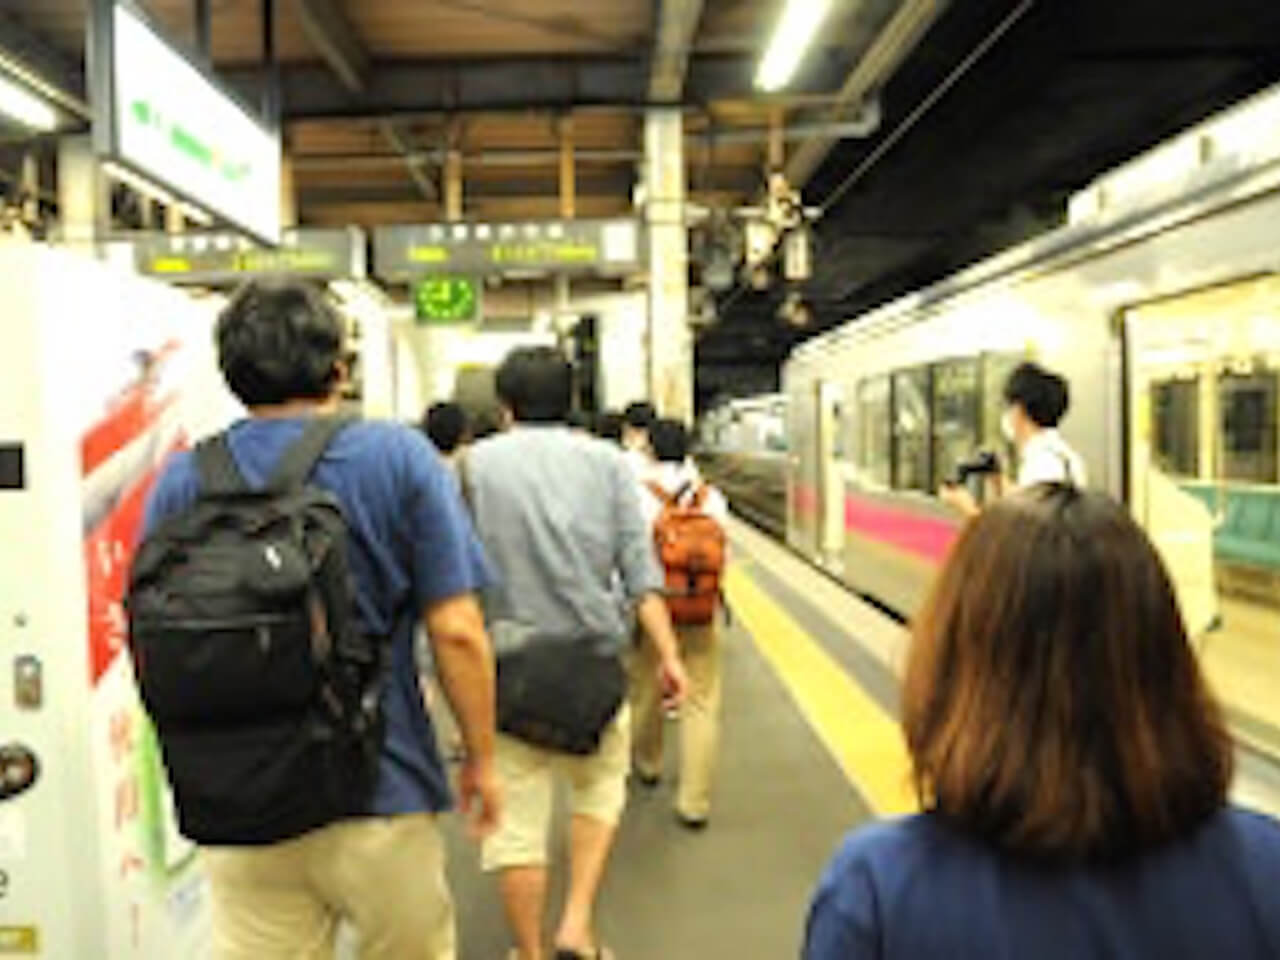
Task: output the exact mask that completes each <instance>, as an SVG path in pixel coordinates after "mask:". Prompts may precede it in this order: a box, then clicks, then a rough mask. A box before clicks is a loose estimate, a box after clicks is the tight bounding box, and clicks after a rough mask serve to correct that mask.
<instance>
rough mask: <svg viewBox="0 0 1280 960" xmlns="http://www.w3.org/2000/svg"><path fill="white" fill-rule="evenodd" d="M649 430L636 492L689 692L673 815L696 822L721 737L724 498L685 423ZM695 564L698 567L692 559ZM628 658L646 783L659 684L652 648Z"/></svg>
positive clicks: (651, 774)
mask: <svg viewBox="0 0 1280 960" xmlns="http://www.w3.org/2000/svg"><path fill="white" fill-rule="evenodd" d="M650 439H651V442H652V445H653V453H654V457H655V458H656V459H657V464H656V465H655V466H654V468H653V469H651V470H650V471H649V473H648V474H647V475H646V477H645V482H644V483H643V484H642V485H641V502H642V505H643V507H644V511H645V525H646V527H647V528H648V529H649V530H652V531H654V537H655V547H656V550H657V555H658V559H659V562H662V561H663V560H664V558H665V559H666V560H667V563H666V564H664V567H665V573H666V583H667V590H668V592H669V593H670V594H671V599H670V600H669V603H670V604H671V605H672V606H671V608H670V612H671V614H672V620H673V622H674V623H675V626H676V635H677V637H678V638H679V641H680V655H681V657H682V659H683V660H684V664H685V669H686V670H687V671H688V674H689V695H688V696H687V697H686V698H685V702H684V704H683V705H682V706H681V708H680V716H679V723H680V774H679V780H678V786H677V789H676V800H675V808H676V817H677V819H678V820H679V822H680V823H681V824H682V825H684V826H685V827H687V828H689V829H691V830H699V829H702V828H704V827H705V826H706V825H707V821H708V818H709V816H710V814H711V783H712V778H713V774H714V771H715V764H716V753H717V746H718V744H719V740H720V691H721V686H720V644H721V633H720V625H719V621H718V618H717V614H718V613H719V606H720V574H721V573H722V572H723V569H724V562H725V553H726V549H725V528H726V526H727V524H728V520H729V507H728V504H727V503H726V502H725V498H724V496H723V495H722V494H721V493H720V491H719V490H717V489H716V488H715V487H713V486H711V485H710V484H708V483H705V482H703V480H702V479H701V477H700V476H699V474H698V471H697V470H696V469H694V467H693V464H692V463H691V462H690V461H689V431H688V430H687V429H685V426H684V424H682V423H680V422H679V421H676V420H657V421H655V422H654V424H653V427H652V428H651V430H650ZM699 564H700V565H701V569H700V570H696V569H692V567H694V566H695V565H699ZM699 577H701V578H702V582H701V583H700V584H699V583H698V579H699ZM691 584H694V585H695V589H694V590H691V589H690V585H691ZM695 591H696V592H695ZM689 594H693V595H692V596H689ZM636 663H637V669H635V670H634V671H633V677H632V687H631V698H632V699H631V703H632V716H633V718H634V721H633V722H634V725H635V761H634V763H635V771H636V778H637V780H639V782H640V783H641V784H642V785H644V786H648V787H653V786H656V785H657V784H658V782H659V780H660V778H661V775H662V769H663V764H662V753H663V739H664V736H663V734H664V719H665V718H664V710H663V707H662V691H661V690H660V689H659V688H658V686H657V683H656V676H657V670H656V666H657V665H656V663H655V662H654V656H653V650H652V648H651V647H648V646H643V645H642V646H641V647H640V648H639V649H638V650H637V652H636Z"/></svg>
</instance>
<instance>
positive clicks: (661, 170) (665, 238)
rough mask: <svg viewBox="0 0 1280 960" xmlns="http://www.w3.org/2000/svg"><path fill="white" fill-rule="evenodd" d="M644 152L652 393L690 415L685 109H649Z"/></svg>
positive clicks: (662, 409)
mask: <svg viewBox="0 0 1280 960" xmlns="http://www.w3.org/2000/svg"><path fill="white" fill-rule="evenodd" d="M644 153H645V157H644V169H645V193H646V197H645V203H646V217H647V220H648V224H649V337H648V340H649V397H650V399H651V400H652V401H653V403H654V405H655V406H656V407H657V408H658V411H659V413H661V414H662V415H663V416H669V417H678V418H681V419H684V420H686V421H691V420H692V418H693V337H692V333H691V331H690V328H689V322H688V311H689V234H688V231H687V230H686V229H685V223H684V212H685V211H684V205H685V176H684V115H683V114H682V113H681V111H680V110H679V109H678V108H661V109H654V110H649V111H648V112H647V113H646V114H645V120H644Z"/></svg>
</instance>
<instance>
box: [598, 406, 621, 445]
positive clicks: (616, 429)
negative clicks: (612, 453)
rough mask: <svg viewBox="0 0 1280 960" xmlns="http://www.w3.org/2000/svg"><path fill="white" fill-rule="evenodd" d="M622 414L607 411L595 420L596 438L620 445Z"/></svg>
mask: <svg viewBox="0 0 1280 960" xmlns="http://www.w3.org/2000/svg"><path fill="white" fill-rule="evenodd" d="M622 423H623V420H622V414H620V413H618V411H616V410H609V411H606V412H605V413H602V414H600V416H598V417H597V418H596V436H597V437H599V438H600V439H601V440H608V441H610V442H611V443H622Z"/></svg>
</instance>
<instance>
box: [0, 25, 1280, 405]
mask: <svg viewBox="0 0 1280 960" xmlns="http://www.w3.org/2000/svg"><path fill="white" fill-rule="evenodd" d="M208 2H209V6H210V9H211V20H210V24H211V36H210V52H211V57H212V61H213V64H214V65H215V67H216V69H217V71H218V73H219V74H220V75H221V76H223V77H224V78H225V79H227V80H228V81H229V82H230V83H232V85H234V86H236V87H237V88H239V89H240V90H241V92H242V93H243V94H244V95H245V96H246V97H248V98H250V99H251V100H256V99H258V98H260V97H261V96H262V90H263V86H264V84H263V79H264V76H265V70H264V67H263V62H264V51H265V50H266V46H267V38H266V37H265V36H264V29H263V25H264V16H263V12H264V9H266V8H268V7H274V10H275V15H274V22H275V27H274V32H273V34H272V42H273V43H274V48H275V54H276V56H277V58H278V62H279V67H278V69H279V76H280V82H281V92H282V110H283V120H284V135H285V141H286V147H287V150H288V153H289V155H290V157H291V158H292V162H293V171H294V174H293V175H294V182H295V187H296V191H297V197H298V203H299V217H300V220H301V221H302V222H304V223H310V224H323V225H333V224H347V223H356V224H362V225H365V226H374V225H377V224H385V223H395V222H421V221H429V220H434V219H438V218H440V217H441V216H442V213H443V210H442V194H443V187H442V180H443V165H444V156H445V153H446V151H449V150H454V151H457V152H459V153H460V154H461V156H462V164H463V173H464V177H463V180H464V190H463V193H464V208H465V213H466V215H467V216H468V217H472V218H476V219H486V220H497V219H513V218H525V217H548V216H556V215H558V213H559V212H560V209H561V207H560V162H561V146H562V143H563V142H565V141H566V140H567V141H569V142H571V143H572V145H573V148H574V151H575V157H576V160H575V164H574V169H575V175H576V176H575V180H576V202H575V210H576V213H577V215H578V216H607V215H614V214H619V213H625V212H627V211H631V210H632V209H633V187H634V185H635V183H636V180H637V170H638V165H639V163H640V159H641V154H642V150H643V119H642V118H643V110H644V108H645V107H646V106H647V105H651V104H654V103H677V104H680V105H681V106H682V107H683V108H684V110H685V115H686V128H687V131H688V139H687V145H686V155H687V163H688V181H689V186H690V194H691V199H692V200H693V201H694V202H695V203H696V204H699V205H701V206H705V207H709V208H721V209H723V208H729V207H734V206H738V205H742V204H744V203H750V202H752V201H753V200H755V199H756V198H758V197H759V194H760V190H761V188H762V184H763V172H764V170H765V165H766V159H767V151H768V147H767V140H768V131H769V127H770V124H771V123H776V122H778V121H781V122H782V123H783V125H784V126H785V127H786V128H787V129H788V130H789V131H790V133H789V136H788V138H787V141H786V146H787V152H786V160H787V163H788V166H789V167H790V172H791V174H792V175H793V179H794V180H796V181H797V182H799V183H802V184H803V187H804V197H805V201H806V203H808V204H814V205H818V206H821V207H822V208H823V210H824V217H823V220H822V222H821V224H820V226H819V231H818V256H817V260H816V263H817V270H816V275H815V277H814V279H813V281H812V282H811V283H809V284H808V285H807V289H806V293H807V295H808V296H809V298H810V299H811V301H812V302H813V303H814V305H815V307H816V309H817V322H816V323H815V324H814V326H813V327H812V328H811V329H809V330H805V331H794V330H790V329H788V328H787V327H786V326H785V325H784V324H782V323H781V322H780V321H779V320H778V319H777V317H776V313H777V306H778V301H779V298H780V292H779V291H778V290H776V289H775V290H773V291H770V292H767V293H763V294H759V293H754V292H751V291H747V290H745V289H742V288H738V289H734V290H731V291H729V292H728V293H726V294H725V295H722V296H721V297H720V300H719V306H720V314H721V319H720V321H719V323H718V324H717V325H715V326H714V327H712V328H710V329H709V330H707V331H705V332H703V333H702V334H701V335H700V339H699V345H698V358H699V368H700V369H699V374H700V378H701V380H702V383H701V384H700V388H701V391H702V393H703V394H704V395H705V394H707V393H709V392H714V391H716V390H719V389H722V388H727V389H731V390H732V389H735V388H736V387H737V388H742V387H743V385H747V384H751V385H755V384H760V385H764V384H766V383H767V382H768V380H769V378H770V376H772V375H773V371H776V366H777V363H778V361H779V360H780V359H781V358H782V357H784V356H785V354H786V352H787V350H788V349H789V348H790V346H791V345H792V344H793V343H794V342H796V341H797V340H798V339H800V338H802V337H804V336H808V335H811V334H812V333H813V332H815V331H816V330H819V329H822V328H824V327H826V326H829V325H832V324H834V323H837V322H840V321H841V320H843V319H846V318H848V317H850V316H853V315H856V314H857V313H858V312H860V311H861V310H863V309H866V308H867V307H869V306H872V305H874V304H876V303H879V302H883V301H884V300H886V299H888V298H891V297H893V296H895V295H898V294H901V293H904V292H906V291H908V290H910V289H913V288H915V287H917V286H920V285H921V284H923V283H927V282H930V281H932V280H935V279H938V278H940V277H941V276H943V275H945V274H946V273H947V272H949V271H951V270H953V269H955V268H957V267H959V266H962V265H963V264H965V263H968V262H971V261H973V260H974V259H977V258H978V257H980V256H982V255H985V254H987V253H990V252H992V251H994V250H997V249H1000V248H1002V247H1004V246H1008V245H1009V244H1011V243H1015V242H1018V241H1019V240H1022V239H1024V238H1026V237H1027V236H1029V235H1031V234H1033V233H1036V232H1039V231H1040V230H1043V229H1045V228H1046V227H1048V226H1052V225H1053V224H1054V223H1056V222H1057V221H1058V220H1059V219H1060V217H1061V216H1062V212H1063V210H1064V209H1065V199H1066V197H1067V196H1068V195H1069V194H1070V193H1071V192H1072V191H1073V190H1075V189H1078V188H1079V187H1081V186H1083V185H1084V184H1086V183H1087V182H1088V181H1089V180H1090V179H1092V178H1093V177H1094V176H1096V175H1097V174H1099V173H1101V172H1102V171H1104V170H1105V169H1107V168H1109V167H1111V166H1113V165H1115V164H1116V163H1118V162H1121V161H1123V160H1124V159H1127V158H1128V157H1130V156H1132V155H1133V154H1135V153H1137V152H1139V151H1140V150H1142V149H1144V148H1146V147H1148V146H1151V145H1153V144H1155V143H1157V142H1159V141H1160V140H1162V139H1164V138H1165V137H1167V136H1169V135H1170V134H1172V133H1174V132H1176V131H1177V130H1179V129H1181V128H1182V127H1185V126H1186V125H1188V124H1190V123H1192V122H1195V121H1196V120H1199V119H1201V118H1203V117H1204V116H1206V115H1208V114H1210V113H1212V112H1214V111H1215V110H1217V109H1220V108H1222V107H1223V106H1225V105H1227V104H1229V103H1231V102H1234V101H1235V100H1238V99H1239V98H1241V97H1242V96H1244V95H1246V94H1248V93H1251V92H1253V91H1255V90H1258V89H1260V88H1262V87H1263V86H1265V85H1267V84H1269V83H1272V82H1275V81H1277V80H1280V3H1277V2H1276V0H1217V2H1215V3H1212V4H1208V3H1169V2H1168V0H1123V2H1117V0H949V2H947V0H834V2H833V5H832V12H831V14H830V15H829V19H828V21H827V23H826V25H825V26H824V29H823V30H822V32H821V34H820V37H819V40H818V41H817V43H816V45H815V47H814V48H813V49H812V50H811V51H810V52H809V54H808V56H807V57H806V60H805V62H804V64H803V66H802V68H801V71H800V73H799V75H798V76H797V77H796V79H795V81H794V82H793V83H792V84H791V85H790V86H789V87H788V88H787V91H786V92H785V93H784V94H782V95H780V96H775V97H768V98H766V97H763V96H761V95H760V94H759V93H758V92H757V91H755V89H754V88H753V78H754V74H755V70H756V67H757V65H758V63H759V59H760V56H761V52H762V50H763V49H764V46H765V44H766V42H767V40H768V37H769V34H770V31H771V29H772V27H773V25H774V23H775V22H776V20H777V18H778V15H779V13H780V11H781V9H782V5H783V4H782V0H595V2H584V0H414V2H409V0H271V2H267V3H264V0H208ZM142 5H143V6H145V7H146V8H147V9H148V10H149V11H150V12H151V13H152V14H153V15H154V16H155V17H156V18H157V20H158V21H159V22H160V23H161V24H162V25H163V26H165V27H166V28H167V30H168V31H169V33H170V34H171V35H172V36H173V37H175V38H178V39H180V40H186V41H188V42H191V43H192V44H193V46H194V45H195V38H196V16H195V9H196V6H197V4H196V2H195V0H145V2H143V3H142ZM86 6H87V5H86V2H85V0H0V49H2V48H4V47H5V46H6V45H17V46H21V47H23V48H24V49H26V50H27V51H28V52H30V51H32V50H37V51H38V52H39V54H40V57H41V59H42V60H43V62H44V63H46V64H47V66H48V71H49V73H50V74H51V75H56V76H57V77H60V78H61V79H62V80H63V84H64V86H65V87H67V88H68V90H69V92H70V93H71V94H72V95H78V96H80V97H83V96H84V89H83V57H84V36H85V18H86ZM869 85H870V86H869ZM877 91H878V93H879V102H880V106H881V120H880V124H879V126H878V128H877V129H876V130H875V132H874V133H872V134H871V135H870V136H867V137H863V138H849V139H842V140H838V139H833V138H831V137H830V136H825V135H823V134H824V130H826V131H827V132H829V130H828V129H827V128H829V126H830V125H831V124H833V123H835V124H841V125H847V121H849V120H850V119H851V117H852V116H853V114H854V113H856V112H857V107H858V103H857V102H856V101H858V100H860V99H861V94H862V93H864V92H877ZM844 94H853V95H852V96H848V97H846V96H844ZM3 139H4V131H3V130H0V141H3ZM2 152H3V149H2V143H0V153H2Z"/></svg>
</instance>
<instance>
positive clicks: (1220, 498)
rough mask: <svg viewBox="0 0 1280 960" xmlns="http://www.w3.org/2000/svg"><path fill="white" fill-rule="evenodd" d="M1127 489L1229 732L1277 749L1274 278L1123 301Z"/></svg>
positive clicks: (1277, 330) (1279, 341) (1278, 473)
mask: <svg viewBox="0 0 1280 960" xmlns="http://www.w3.org/2000/svg"><path fill="white" fill-rule="evenodd" d="M1124 321H1125V322H1124V328H1125V335H1126V348H1127V354H1128V381H1129V399H1128V407H1129V437H1130V441H1129V445H1130V450H1129V471H1130V472H1129V488H1130V490H1129V492H1130V499H1131V504H1132V507H1133V511H1134V515H1135V516H1136V517H1137V518H1138V520H1139V521H1140V522H1141V523H1142V524H1143V525H1144V526H1145V527H1146V529H1147V531H1148V532H1149V534H1150V535H1151V538H1152V540H1153V541H1154V542H1155V544H1156V546H1157V548H1158V549H1159V550H1160V552H1161V554H1162V556H1163V558H1164V559H1165V562H1166V564H1167V565H1168V567H1169V570H1170V573H1171V574H1172V576H1173V579H1174V581H1175V584H1176V586H1177V588H1178V594H1179V601H1180V603H1181V606H1182V609H1183V613H1184V616H1185V617H1186V620H1187V623H1188V627H1189V629H1190V631H1191V632H1192V634H1193V636H1196V637H1198V641H1199V647H1200V649H1201V655H1202V659H1203V662H1204V664H1205V667H1206V670H1207V672H1208V674H1209V676H1210V679H1211V682H1212V683H1213V686H1214V688H1215V690H1216V692H1217V693H1218V695H1219V696H1220V697H1221V698H1222V700H1223V701H1224V703H1225V704H1226V706H1227V708H1228V711H1229V713H1230V714H1231V716H1232V719H1233V722H1234V725H1235V726H1236V728H1237V732H1239V731H1240V727H1241V725H1244V726H1246V727H1248V730H1249V732H1252V733H1253V734H1254V735H1255V737H1256V738H1262V739H1266V740H1267V741H1268V746H1269V747H1270V748H1271V749H1273V750H1275V751H1277V752H1280V699H1278V698H1277V697H1276V696H1275V691H1276V690H1277V689H1280V644H1277V643H1276V642H1275V641H1276V638H1277V637H1280V463H1278V462H1277V454H1278V449H1280V426H1278V425H1277V421H1278V419H1280V418H1278V417H1277V404H1278V402H1280V279H1277V278H1275V277H1268V278H1263V279H1252V280H1246V281H1242V282H1240V283H1235V284H1231V285H1227V286H1222V287H1217V288H1214V289H1211V290H1205V291H1200V292H1196V293H1191V294H1187V295H1185V296H1181V297H1176V298H1170V299H1167V300H1163V301H1160V302H1158V303H1153V304H1148V305H1145V306H1140V307H1136V308H1133V309H1131V310H1128V311H1126V313H1125V317H1124Z"/></svg>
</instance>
